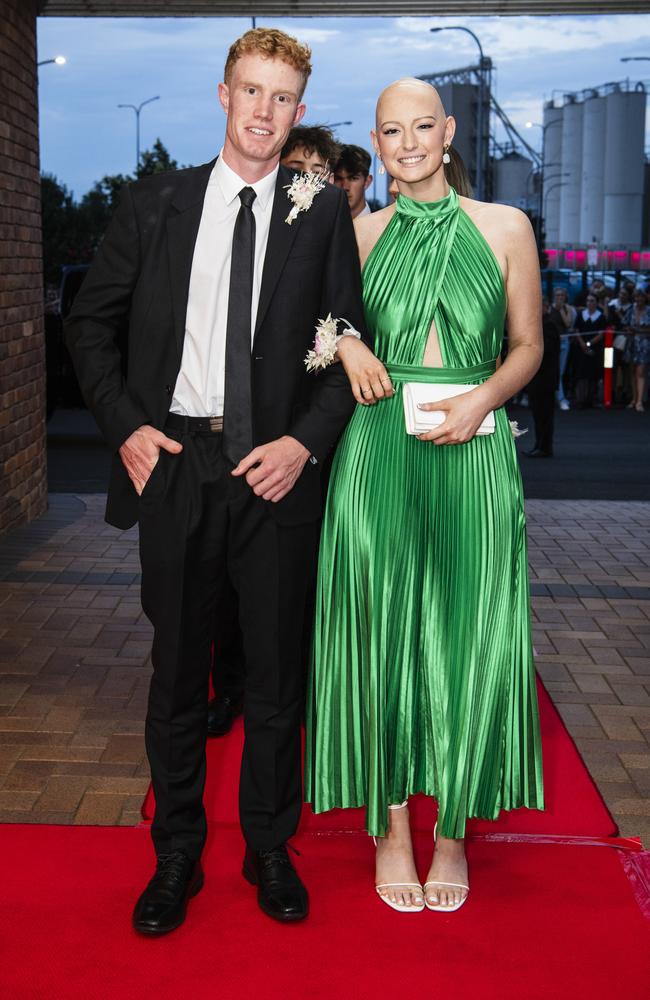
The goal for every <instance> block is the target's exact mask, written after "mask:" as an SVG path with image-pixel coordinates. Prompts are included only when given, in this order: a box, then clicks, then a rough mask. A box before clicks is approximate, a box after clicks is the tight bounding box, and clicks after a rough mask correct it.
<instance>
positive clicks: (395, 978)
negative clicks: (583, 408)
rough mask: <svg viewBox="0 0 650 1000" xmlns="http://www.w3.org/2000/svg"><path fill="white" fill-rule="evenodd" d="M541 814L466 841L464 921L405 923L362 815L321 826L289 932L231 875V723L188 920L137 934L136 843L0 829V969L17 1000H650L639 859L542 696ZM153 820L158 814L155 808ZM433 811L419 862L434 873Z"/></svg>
mask: <svg viewBox="0 0 650 1000" xmlns="http://www.w3.org/2000/svg"><path fill="white" fill-rule="evenodd" d="M540 705H541V715H542V727H543V739H544V754H545V778H546V789H547V796H548V805H549V809H548V811H547V812H546V813H537V812H534V811H532V810H531V811H529V810H519V811H517V812H515V813H512V814H510V815H508V814H504V815H503V816H502V817H501V818H500V820H499V821H498V823H496V824H487V823H480V822H475V823H473V824H472V829H471V837H470V839H469V841H468V847H467V852H468V859H469V866H470V879H471V885H472V891H471V894H470V897H469V900H468V902H467V903H466V904H465V906H464V907H463V908H462V909H461V910H460V911H459V912H457V913H452V914H442V913H430V912H428V911H424V912H423V913H419V914H397V913H394V912H393V911H392V910H390V909H389V908H388V907H387V906H385V905H384V904H382V903H381V902H380V901H379V899H378V898H377V897H376V895H375V893H374V889H373V849H372V844H371V841H370V840H369V838H368V837H367V836H366V835H365V833H363V832H362V831H361V830H360V829H359V827H360V826H361V824H362V813H361V811H360V810H355V811H346V812H339V813H338V814H337V815H330V816H320V817H315V816H313V815H311V813H310V812H309V811H308V810H305V816H304V820H303V823H302V827H301V831H300V833H299V835H298V836H297V837H296V838H295V845H296V847H297V848H298V849H299V850H300V852H301V856H300V857H299V858H298V859H297V863H298V867H299V870H300V872H301V874H302V876H303V877H304V879H305V882H306V883H307V885H308V887H309V890H310V896H311V907H312V911H311V915H310V917H309V919H308V920H307V921H306V922H304V923H302V924H297V925H294V926H288V927H286V926H280V925H278V924H276V923H275V922H274V921H272V920H270V919H269V918H267V917H265V916H264V914H262V913H261V912H260V911H259V909H258V908H257V905H256V903H255V891H254V889H252V888H251V887H250V886H249V885H248V884H247V883H246V882H244V880H243V879H242V876H241V873H240V864H241V858H242V855H243V848H244V845H243V840H242V836H241V833H240V831H239V828H238V823H237V809H236V801H237V791H236V787H237V780H236V779H237V774H238V770H239V757H240V752H241V740H242V733H241V724H240V725H239V726H238V728H237V729H236V730H235V731H233V733H232V734H231V735H230V736H228V737H226V738H224V739H219V740H213V741H211V743H210V745H209V781H208V790H207V803H208V813H209V816H210V820H211V823H210V838H209V842H208V846H207V849H206V852H205V858H204V862H205V869H206V886H205V889H204V890H203V891H202V892H201V893H200V894H199V895H198V896H197V898H196V899H195V900H194V901H193V903H192V904H191V908H190V917H189V919H188V922H187V923H186V924H185V925H184V926H183V927H181V928H180V929H179V930H178V931H176V932H175V933H174V934H172V935H170V936H168V937H166V938H164V939H159V940H150V939H146V938H141V937H139V936H138V935H136V934H135V933H134V932H133V931H132V929H131V926H130V917H131V910H132V907H133V904H134V902H135V898H136V896H137V894H138V892H139V891H140V890H141V889H142V887H143V886H144V885H145V883H146V881H147V879H148V878H149V876H150V874H151V871H152V868H153V850H152V847H151V842H150V837H149V831H148V829H147V827H146V825H145V824H143V826H142V827H140V828H138V829H130V828H126V829H125V828H105V827H103V828H102V827H47V826H19V825H15V826H1V825H0V842H1V844H2V848H3V850H2V852H1V854H0V858H1V859H2V860H1V862H0V865H1V866H2V871H1V872H0V885H1V886H2V903H1V905H0V951H2V952H4V957H3V958H2V965H1V966H0V969H1V971H0V984H1V987H2V996H3V997H8V998H10V1000H78V998H83V1000H143V998H144V1000H148V998H149V997H152V998H155V1000H195V998H196V1000H198V998H201V1000H203V998H208V1000H212V998H213V997H218V998H219V1000H240V998H241V1000H244V998H247V997H249V996H251V997H254V998H255V1000H312V998H313V1000H378V998H382V997H383V996H385V995H391V996H392V995H393V994H394V993H395V992H397V993H399V994H400V995H401V994H402V993H407V994H411V993H419V992H424V993H425V994H426V995H429V994H431V993H435V992H438V991H439V992H440V993H441V994H442V993H444V994H445V995H448V996H451V997H452V998H453V1000H476V998H481V1000H542V998H543V1000H548V997H549V996H550V997H552V998H553V1000H610V998H611V997H620V998H621V1000H645V998H646V997H647V996H648V982H650V957H649V956H650V948H648V944H650V940H649V939H650V919H646V918H650V852H644V851H642V850H641V845H640V844H639V842H638V841H634V840H616V839H614V837H613V834H615V825H614V823H613V820H612V818H611V816H610V815H609V813H608V812H607V809H606V808H605V806H604V803H603V802H602V800H601V798H600V795H599V794H598V791H597V789H596V788H595V786H594V784H593V782H592V781H591V778H590V777H589V775H588V773H587V771H586V769H585V767H584V765H583V763H582V761H581V759H580V757H579V755H578V753H577V751H576V748H575V746H574V745H573V743H572V741H571V739H570V738H569V736H568V734H567V732H566V730H565V728H564V726H563V724H562V721H561V719H560V718H559V716H558V715H557V712H556V711H555V709H554V707H553V705H552V704H551V702H550V699H549V698H548V696H547V695H546V693H545V692H544V691H543V689H542V688H541V686H540ZM147 805H148V808H149V809H150V808H151V805H152V802H151V798H150V796H149V797H148V803H147ZM430 809H431V806H430V805H429V804H428V803H426V802H425V801H424V800H421V801H420V802H418V804H417V806H416V810H417V812H416V815H417V821H418V827H419V828H420V829H419V830H418V832H417V833H416V836H415V848H416V854H417V860H418V865H419V870H420V872H421V873H422V874H424V872H425V871H426V867H427V865H428V862H429V858H430V855H431V850H432V844H431V826H432V816H431V813H430V812H429V813H427V810H430Z"/></svg>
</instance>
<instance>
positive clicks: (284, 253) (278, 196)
mask: <svg viewBox="0 0 650 1000" xmlns="http://www.w3.org/2000/svg"><path fill="white" fill-rule="evenodd" d="M292 177H293V173H292V172H291V171H290V170H287V169H286V167H283V166H282V164H280V169H279V170H278V179H277V181H276V185H275V194H274V196H273V209H272V211H271V225H270V227H269V238H268V242H267V244H266V254H265V256H264V268H263V270H262V285H261V288H260V299H259V303H258V306H257V319H256V321H255V337H256V336H257V334H258V332H259V329H260V326H261V325H262V322H263V320H264V317H265V315H266V312H267V310H268V308H269V305H270V303H271V299H272V298H273V293H274V291H275V288H276V285H277V283H278V281H279V280H280V275H281V274H282V270H283V268H284V265H285V262H286V259H287V257H288V256H289V251H290V250H291V247H292V246H293V241H294V240H295V238H296V233H297V232H298V229H299V227H300V222H301V217H300V215H298V217H297V219H294V221H293V222H292V224H291V225H289V223H288V222H285V219H286V217H287V215H288V214H289V212H290V211H291V202H290V201H289V199H288V198H287V193H286V191H285V190H284V187H285V185H287V184H290V183H291V178H292Z"/></svg>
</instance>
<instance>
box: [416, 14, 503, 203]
mask: <svg viewBox="0 0 650 1000" xmlns="http://www.w3.org/2000/svg"><path fill="white" fill-rule="evenodd" d="M429 31H431V32H433V33H434V34H436V33H437V32H439V31H464V32H465V33H466V34H468V35H471V37H472V38H473V39H474V41H475V42H476V44H477V46H478V51H479V73H478V112H477V115H476V198H477V200H478V201H482V200H483V192H484V184H483V179H484V172H483V161H484V159H485V154H484V150H483V105H484V102H485V56H484V54H483V46H482V45H481V43H480V41H479V39H478V37H477V35H475V34H474V32H473V31H472V30H471V28H466V27H465V25H463V24H446V25H445V26H444V27H440V28H429ZM488 116H489V110H488Z"/></svg>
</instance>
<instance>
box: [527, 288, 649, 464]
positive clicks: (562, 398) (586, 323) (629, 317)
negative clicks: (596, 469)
mask: <svg viewBox="0 0 650 1000" xmlns="http://www.w3.org/2000/svg"><path fill="white" fill-rule="evenodd" d="M607 329H611V330H613V333H614V337H613V372H612V392H613V402H614V403H615V404H617V405H620V406H626V407H627V409H629V410H634V411H636V412H637V413H643V412H644V410H645V400H646V395H647V391H646V390H647V373H648V365H649V364H650V295H649V294H648V291H647V290H646V289H645V288H644V287H643V286H642V285H641V284H638V285H635V283H634V282H633V281H629V280H627V281H624V282H623V283H622V284H621V286H620V288H619V290H618V293H616V292H615V291H614V289H612V288H609V287H607V286H606V285H605V283H604V282H603V281H602V279H600V278H596V279H594V281H593V282H592V283H591V285H590V286H589V288H588V289H587V291H586V293H585V294H583V295H582V296H579V297H578V299H577V300H576V303H575V305H571V304H570V303H569V296H568V293H567V290H566V288H562V287H558V288H555V289H554V292H553V298H552V300H549V299H548V298H544V301H543V331H544V359H543V361H542V365H541V367H540V369H539V371H538V372H537V374H536V375H535V377H534V379H533V380H532V382H531V383H530V385H529V386H528V388H527V395H528V403H529V406H530V408H531V412H532V415H533V421H534V425H535V443H534V446H533V448H532V449H531V450H530V451H527V452H524V454H525V455H527V456H528V457H531V458H550V457H551V456H552V454H553V425H554V411H555V407H556V403H557V405H558V406H559V408H560V409H561V410H569V409H571V408H574V409H586V408H588V407H594V406H600V405H602V402H603V371H604V352H605V331H606V330H607Z"/></svg>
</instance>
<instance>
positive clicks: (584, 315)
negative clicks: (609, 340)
mask: <svg viewBox="0 0 650 1000" xmlns="http://www.w3.org/2000/svg"><path fill="white" fill-rule="evenodd" d="M600 315H601V312H600V309H596V311H595V312H593V313H590V312H589V310H588V309H587V308H585V309H583V310H582V318H583V319H584V320H585V322H586V321H587V320H588V319H593V320H597V319H598V318H599V317H600Z"/></svg>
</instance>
